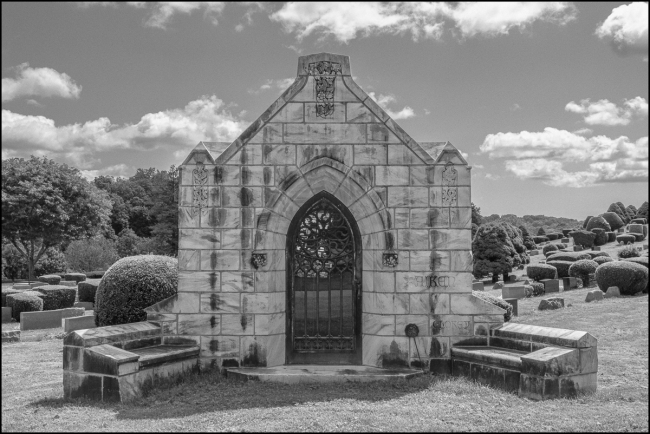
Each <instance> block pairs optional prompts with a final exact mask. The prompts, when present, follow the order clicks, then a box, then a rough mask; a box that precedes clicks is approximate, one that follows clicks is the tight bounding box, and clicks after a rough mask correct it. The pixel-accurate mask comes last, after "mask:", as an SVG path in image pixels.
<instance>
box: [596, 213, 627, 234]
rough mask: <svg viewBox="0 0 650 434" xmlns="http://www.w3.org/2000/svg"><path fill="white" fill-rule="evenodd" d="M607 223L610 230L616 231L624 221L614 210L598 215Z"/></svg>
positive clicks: (623, 224)
mask: <svg viewBox="0 0 650 434" xmlns="http://www.w3.org/2000/svg"><path fill="white" fill-rule="evenodd" d="M600 217H602V218H604V219H605V221H606V222H607V223H608V224H609V227H610V228H611V229H610V230H612V231H616V230H618V229H619V228H622V227H623V226H625V222H624V221H623V220H622V219H621V218H620V217H619V215H618V214H616V213H615V212H606V213H603V214H601V215H600Z"/></svg>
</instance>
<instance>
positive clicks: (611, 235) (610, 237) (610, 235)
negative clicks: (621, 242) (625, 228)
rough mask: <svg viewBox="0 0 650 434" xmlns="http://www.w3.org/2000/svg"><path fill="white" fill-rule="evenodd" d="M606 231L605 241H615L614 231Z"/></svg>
mask: <svg viewBox="0 0 650 434" xmlns="http://www.w3.org/2000/svg"><path fill="white" fill-rule="evenodd" d="M606 233H607V242H608V243H613V242H614V241H616V232H606Z"/></svg>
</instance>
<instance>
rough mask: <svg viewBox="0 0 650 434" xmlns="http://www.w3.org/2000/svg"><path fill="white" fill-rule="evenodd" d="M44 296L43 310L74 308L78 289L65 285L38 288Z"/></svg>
mask: <svg viewBox="0 0 650 434" xmlns="http://www.w3.org/2000/svg"><path fill="white" fill-rule="evenodd" d="M37 290H38V291H39V292H41V293H42V294H43V310H55V309H66V308H68V307H73V306H74V302H75V299H76V298H77V288H71V287H69V286H63V285H48V286H41V287H39V288H37Z"/></svg>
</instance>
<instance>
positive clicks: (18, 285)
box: [13, 283, 32, 289]
mask: <svg viewBox="0 0 650 434" xmlns="http://www.w3.org/2000/svg"><path fill="white" fill-rule="evenodd" d="M31 288H32V286H31V285H30V284H29V283H14V286H13V289H31Z"/></svg>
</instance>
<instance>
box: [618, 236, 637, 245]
mask: <svg viewBox="0 0 650 434" xmlns="http://www.w3.org/2000/svg"><path fill="white" fill-rule="evenodd" d="M616 241H617V242H619V243H623V244H628V243H634V242H635V241H636V237H635V236H634V235H631V234H622V235H617V236H616Z"/></svg>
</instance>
